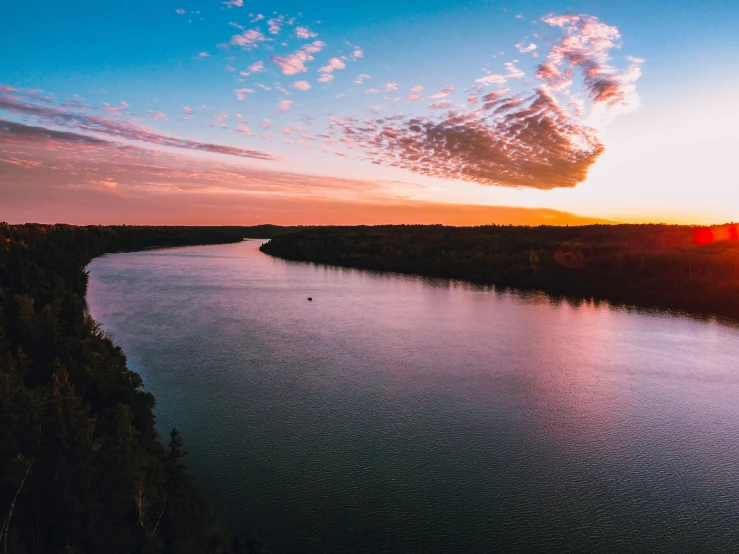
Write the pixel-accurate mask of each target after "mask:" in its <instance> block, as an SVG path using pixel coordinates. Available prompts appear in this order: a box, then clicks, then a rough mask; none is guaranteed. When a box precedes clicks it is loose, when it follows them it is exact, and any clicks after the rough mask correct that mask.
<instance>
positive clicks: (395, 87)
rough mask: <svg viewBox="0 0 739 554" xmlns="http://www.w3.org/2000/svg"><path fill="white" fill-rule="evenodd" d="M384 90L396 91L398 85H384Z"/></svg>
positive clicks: (393, 82) (391, 83)
mask: <svg viewBox="0 0 739 554" xmlns="http://www.w3.org/2000/svg"><path fill="white" fill-rule="evenodd" d="M385 90H398V83H396V82H395V81H391V82H389V83H385Z"/></svg>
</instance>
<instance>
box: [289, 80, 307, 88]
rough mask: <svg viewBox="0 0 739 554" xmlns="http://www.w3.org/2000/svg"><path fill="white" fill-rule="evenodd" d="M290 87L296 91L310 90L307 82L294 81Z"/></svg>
mask: <svg viewBox="0 0 739 554" xmlns="http://www.w3.org/2000/svg"><path fill="white" fill-rule="evenodd" d="M292 86H293V88H294V89H297V90H310V88H311V86H310V83H309V82H308V81H295V82H294V83H293V85H292Z"/></svg>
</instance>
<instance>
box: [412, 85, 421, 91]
mask: <svg viewBox="0 0 739 554" xmlns="http://www.w3.org/2000/svg"><path fill="white" fill-rule="evenodd" d="M422 90H423V85H416V86H415V87H411V92H421V91H422Z"/></svg>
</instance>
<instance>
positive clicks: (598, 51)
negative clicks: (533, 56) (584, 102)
mask: <svg viewBox="0 0 739 554" xmlns="http://www.w3.org/2000/svg"><path fill="white" fill-rule="evenodd" d="M542 21H543V22H544V23H546V24H547V25H549V26H550V27H555V28H560V29H562V31H563V35H564V36H563V37H562V38H561V39H560V40H559V41H557V43H556V44H555V45H554V46H553V47H552V49H551V50H550V51H549V53H548V54H547V57H546V60H545V61H544V62H542V63H541V64H540V65H539V67H538V69H537V73H536V76H537V78H538V79H541V80H543V81H545V82H546V84H547V86H549V87H550V88H551V89H553V90H561V89H563V88H567V87H569V86H571V84H572V71H573V70H575V69H580V70H581V71H582V73H583V77H584V87H585V90H586V92H587V93H588V96H589V97H590V99H591V100H592V101H593V102H594V103H596V104H597V103H605V104H608V105H610V106H614V105H616V104H623V105H635V104H638V101H639V99H638V96H637V95H636V87H635V83H636V80H637V79H638V78H639V77H640V76H641V70H640V69H639V67H638V64H633V65H632V66H631V67H630V68H629V69H628V70H626V71H619V70H617V69H616V68H615V67H614V66H612V65H610V63H609V62H610V60H611V56H610V51H611V50H612V49H614V48H620V46H621V45H620V40H621V35H620V33H619V32H618V29H617V28H616V27H612V26H609V25H606V24H605V23H602V22H601V21H599V20H598V18H597V17H593V16H590V15H573V14H568V15H561V16H555V15H548V16H546V17H544V18H542Z"/></svg>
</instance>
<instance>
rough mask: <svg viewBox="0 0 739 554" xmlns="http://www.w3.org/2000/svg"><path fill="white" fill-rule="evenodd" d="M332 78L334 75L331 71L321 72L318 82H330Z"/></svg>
mask: <svg viewBox="0 0 739 554" xmlns="http://www.w3.org/2000/svg"><path fill="white" fill-rule="evenodd" d="M333 80H334V76H333V75H332V74H331V73H323V74H322V75H321V76H320V77H319V78H318V82H319V83H330V82H331V81H333Z"/></svg>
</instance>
